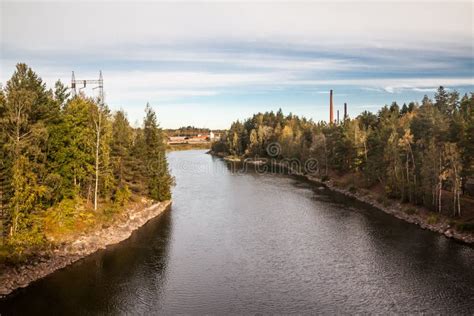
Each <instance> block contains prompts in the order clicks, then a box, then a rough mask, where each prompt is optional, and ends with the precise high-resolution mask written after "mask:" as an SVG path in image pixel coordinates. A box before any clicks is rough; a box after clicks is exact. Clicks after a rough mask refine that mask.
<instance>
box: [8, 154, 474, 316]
mask: <svg viewBox="0 0 474 316" xmlns="http://www.w3.org/2000/svg"><path fill="white" fill-rule="evenodd" d="M169 161H170V166H171V168H172V172H173V174H174V176H175V177H176V182H177V185H176V187H175V188H174V192H173V200H174V202H173V206H172V208H171V209H170V210H169V211H168V212H166V213H165V214H164V215H162V216H161V217H159V218H157V219H155V220H153V221H151V222H149V223H148V224H147V225H146V226H145V227H143V228H142V229H141V230H139V231H138V232H137V233H135V234H134V235H133V236H132V237H131V238H130V239H129V240H127V241H125V242H123V243H121V244H119V245H116V246H113V247H111V248H109V249H107V250H105V251H101V252H99V253H97V254H95V255H92V256H90V257H88V258H86V259H84V260H81V261H79V262H77V263H76V264H73V265H72V266H70V267H68V268H66V269H63V270H61V271H58V272H56V273H54V274H52V275H50V276H49V277H47V278H45V279H43V280H40V281H38V282H35V283H34V284H32V285H31V286H29V287H28V288H26V289H23V290H20V291H17V292H16V293H15V295H13V296H11V297H9V298H8V299H6V300H3V301H1V302H0V313H1V314H2V315H3V314H9V313H15V312H16V313H27V312H30V313H40V312H44V313H48V314H57V313H60V314H75V313H79V314H87V313H93V314H95V313H106V314H174V313H186V314H205V313H213V314H224V313H240V314H242V313H245V314H248V313H283V314H286V313H308V314H310V313H311V314H314V313H324V314H334V313H337V314H341V313H343V314H353V313H365V312H371V313H378V314H381V313H386V312H391V313H408V312H411V313H446V314H448V313H449V314H473V313H474V301H473V300H474V249H473V248H470V247H467V246H464V245H461V244H458V243H455V242H453V241H451V240H448V239H446V238H444V237H442V236H438V235H436V234H434V233H431V232H428V231H424V230H421V229H419V228H417V227H416V226H413V225H410V224H406V223H404V222H401V221H399V220H397V219H394V218H392V217H390V216H388V215H386V214H384V213H382V212H380V211H377V210H374V209H372V208H369V207H367V206H364V205H363V204H360V203H357V202H354V201H351V200H347V199H345V198H343V197H341V196H339V195H335V194H332V193H330V192H327V191H326V190H320V189H317V188H315V187H314V186H312V185H310V184H308V183H305V182H302V181H299V180H297V179H294V178H291V177H287V176H283V175H275V174H266V175H259V174H256V173H252V172H247V173H232V172H231V170H229V168H228V166H227V165H226V163H225V162H224V161H222V160H219V159H216V158H213V157H211V156H209V155H206V154H204V152H203V151H183V152H173V153H171V154H170V155H169Z"/></svg>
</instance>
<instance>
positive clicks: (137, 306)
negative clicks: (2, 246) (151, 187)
mask: <svg viewBox="0 0 474 316" xmlns="http://www.w3.org/2000/svg"><path fill="white" fill-rule="evenodd" d="M171 233H172V217H171V214H170V211H168V212H165V213H164V214H163V215H162V216H160V217H159V218H157V219H155V220H152V221H151V222H149V223H147V224H146V225H145V226H144V227H142V229H141V230H139V231H137V232H135V233H134V234H133V235H132V236H131V237H130V239H128V240H126V241H124V242H123V243H121V244H120V245H116V246H112V247H110V248H108V249H106V250H103V251H100V252H98V253H96V254H94V255H92V256H89V257H87V258H85V259H83V260H81V261H79V262H77V263H75V264H74V265H72V266H70V267H67V268H65V269H63V270H60V271H58V272H56V273H54V274H52V275H50V276H48V277H47V278H45V279H43V280H40V281H38V282H35V283H33V284H32V285H30V286H29V287H27V288H26V289H22V290H19V291H17V292H16V293H14V295H12V296H10V297H8V298H7V299H6V300H3V301H0V314H2V315H8V314H37V313H38V312H46V311H47V312H48V313H49V314H65V313H67V314H71V313H75V312H78V313H81V314H82V313H93V314H97V313H111V312H113V313H117V312H126V311H129V310H130V306H133V308H134V310H135V311H142V312H146V311H149V310H150V308H151V307H152V306H155V304H156V303H159V302H156V300H155V298H156V297H157V296H159V295H160V292H161V291H162V285H163V284H165V282H166V268H167V260H168V252H169V240H170V235H171ZM149 302H153V304H152V305H150V304H149Z"/></svg>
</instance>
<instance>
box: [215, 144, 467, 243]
mask: <svg viewBox="0 0 474 316" xmlns="http://www.w3.org/2000/svg"><path fill="white" fill-rule="evenodd" d="M208 154H210V155H214V156H216V157H220V158H223V159H224V160H226V161H234V162H235V161H240V162H243V161H242V159H239V160H237V159H236V157H231V158H230V159H229V158H228V156H227V155H225V154H223V153H217V154H216V153H214V152H212V151H209V152H208ZM243 163H246V164H250V165H254V166H261V165H262V160H245V162H243ZM263 164H265V163H263ZM272 164H273V166H276V167H277V168H276V169H279V170H282V169H286V170H289V173H290V174H292V175H296V176H299V177H302V178H304V179H306V180H308V181H309V182H311V183H314V184H316V185H318V186H322V187H325V188H327V189H329V190H331V191H334V192H338V193H340V194H343V195H345V196H347V197H350V198H353V199H356V200H358V201H360V202H363V203H366V204H368V205H370V206H372V207H374V208H376V209H378V210H381V211H383V212H385V213H387V214H390V215H392V216H394V217H396V218H398V219H401V220H403V221H405V222H408V223H411V224H415V225H417V226H419V227H421V228H422V229H428V230H430V231H433V232H436V233H439V234H442V235H444V236H445V237H447V238H452V239H455V240H457V241H460V242H463V243H466V244H471V245H473V244H474V233H472V232H463V231H459V230H458V229H456V225H455V222H454V220H453V219H452V218H450V217H447V216H444V215H441V214H438V213H434V212H430V211H429V210H427V209H426V208H424V207H420V206H417V205H413V204H409V203H400V202H399V201H396V200H391V199H388V198H387V197H385V196H384V195H382V194H379V193H377V192H375V191H371V190H368V189H363V188H358V187H354V186H349V187H345V186H344V185H341V183H340V182H339V181H338V179H337V178H334V177H333V178H331V179H327V180H326V179H323V178H321V177H317V176H315V175H311V174H303V173H301V172H299V171H295V170H292V169H291V167H289V166H287V165H284V164H282V163H280V162H277V161H273V162H272ZM259 169H260V170H262V168H261V167H259ZM273 170H275V168H273Z"/></svg>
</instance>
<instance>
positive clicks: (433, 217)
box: [428, 214, 439, 224]
mask: <svg viewBox="0 0 474 316" xmlns="http://www.w3.org/2000/svg"><path fill="white" fill-rule="evenodd" d="M438 221H439V217H438V214H430V215H429V216H428V224H436V223H437V222H438Z"/></svg>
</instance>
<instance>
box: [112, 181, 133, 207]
mask: <svg viewBox="0 0 474 316" xmlns="http://www.w3.org/2000/svg"><path fill="white" fill-rule="evenodd" d="M131 195H132V193H131V192H130V189H129V188H128V186H127V185H124V186H122V187H120V188H119V189H118V190H117V192H115V198H114V203H115V204H118V205H120V206H124V205H125V204H127V202H128V201H129V200H130V197H131Z"/></svg>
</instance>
